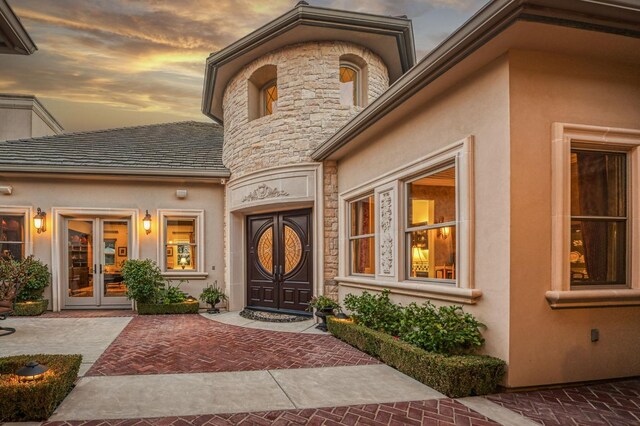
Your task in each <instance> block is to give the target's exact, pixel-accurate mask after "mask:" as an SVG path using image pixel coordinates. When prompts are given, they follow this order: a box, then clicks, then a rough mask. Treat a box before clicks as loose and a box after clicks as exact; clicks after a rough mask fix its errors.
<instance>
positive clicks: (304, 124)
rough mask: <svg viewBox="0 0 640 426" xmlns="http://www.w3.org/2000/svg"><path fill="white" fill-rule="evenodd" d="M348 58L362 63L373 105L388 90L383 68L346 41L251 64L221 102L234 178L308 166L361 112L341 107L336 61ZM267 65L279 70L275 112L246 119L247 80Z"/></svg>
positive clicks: (282, 52)
mask: <svg viewBox="0 0 640 426" xmlns="http://www.w3.org/2000/svg"><path fill="white" fill-rule="evenodd" d="M348 54H351V55H355V56H357V57H358V58H361V59H362V60H363V61H364V62H365V63H366V72H365V74H366V75H368V80H367V85H366V86H368V91H367V98H368V100H369V102H372V101H373V100H374V99H375V98H377V97H378V96H379V95H380V94H382V93H383V92H384V90H386V88H387V87H388V85H389V77H388V73H387V68H386V66H385V64H384V63H383V62H382V59H381V58H380V57H378V56H377V55H375V54H374V53H373V52H371V51H369V50H367V49H365V48H363V47H360V46H357V45H354V44H350V43H345V42H312V43H303V44H296V45H292V46H287V47H285V48H282V49H279V50H276V51H274V52H271V53H269V54H266V55H264V56H263V57H261V58H259V59H257V60H255V61H253V62H251V63H250V64H248V65H247V66H245V67H244V68H243V69H242V70H241V71H240V72H239V73H238V74H237V75H236V76H235V77H234V78H233V79H232V80H231V81H230V82H229V84H228V85H227V87H226V89H225V93H224V98H223V107H224V152H223V162H224V164H225V166H227V167H228V168H229V170H231V173H232V178H238V177H240V176H242V175H245V174H247V173H251V172H255V171H257V170H261V169H264V168H267V167H275V166H283V165H289V164H298V163H306V162H310V161H312V160H311V158H310V154H311V152H312V151H313V149H315V147H316V146H318V144H319V143H321V142H323V141H324V140H325V139H327V138H328V137H329V136H331V135H332V134H333V133H334V132H335V131H336V130H337V129H339V128H340V127H341V126H342V125H344V123H346V122H347V121H348V119H349V118H351V117H353V116H354V115H355V114H357V113H358V112H359V111H361V110H362V108H361V107H354V106H345V105H340V90H339V87H340V86H339V84H340V83H339V64H340V57H341V56H342V55H348ZM265 65H275V67H276V68H277V82H278V83H277V84H278V108H277V111H276V112H275V113H274V114H272V115H267V116H264V117H260V118H256V119H253V120H249V105H248V102H249V93H248V92H249V83H248V81H249V78H250V77H251V76H252V75H253V73H254V71H256V70H258V69H260V68H261V67H263V66H265Z"/></svg>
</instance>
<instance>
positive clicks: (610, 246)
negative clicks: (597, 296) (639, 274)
mask: <svg viewBox="0 0 640 426" xmlns="http://www.w3.org/2000/svg"><path fill="white" fill-rule="evenodd" d="M570 262H571V284H573V285H589V284H625V282H626V222H625V221H604V220H573V221H571V254H570Z"/></svg>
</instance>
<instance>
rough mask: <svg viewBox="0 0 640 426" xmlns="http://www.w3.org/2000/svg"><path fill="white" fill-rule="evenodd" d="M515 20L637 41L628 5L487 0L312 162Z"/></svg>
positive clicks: (634, 9)
mask: <svg viewBox="0 0 640 426" xmlns="http://www.w3.org/2000/svg"><path fill="white" fill-rule="evenodd" d="M621 15H623V16H624V19H622V16H621ZM517 21H529V22H541V23H548V24H555V25H562V26H570V27H578V28H585V29H589V30H595V31H602V32H609V33H614V34H621V35H627V36H632V37H640V30H638V28H640V27H639V24H640V8H639V7H638V6H637V3H634V2H632V1H625V0H617V1H611V2H609V3H601V2H598V3H595V2H592V1H590V0H577V1H576V0H496V1H493V2H491V3H489V4H487V5H486V6H485V7H483V8H482V9H481V10H480V11H479V12H478V13H476V14H475V15H474V16H473V17H472V18H471V19H469V20H468V21H467V22H466V23H465V24H464V25H462V26H461V27H460V28H459V29H458V30H456V31H455V32H454V33H453V34H452V35H451V36H449V37H448V38H447V39H446V40H445V41H443V42H442V43H441V44H440V45H439V46H438V47H436V48H435V49H434V50H432V51H431V52H430V53H429V54H428V55H427V56H425V57H424V58H423V59H422V60H421V61H420V62H419V63H418V64H417V65H416V66H415V67H414V68H413V69H411V70H410V71H409V72H407V73H406V74H405V75H404V76H402V77H401V78H400V79H399V80H398V81H396V82H395V83H394V84H393V85H392V86H391V87H390V88H389V90H387V91H386V92H385V93H383V94H382V95H381V96H380V97H378V98H377V99H376V100H375V101H374V102H372V103H371V104H370V105H369V106H367V107H366V108H365V109H364V110H363V111H362V112H361V113H360V114H358V115H356V116H355V117H354V118H353V119H352V120H351V121H349V122H348V123H347V124H345V125H344V126H343V127H342V128H341V129H339V130H338V131H337V132H336V133H335V134H334V135H333V136H331V137H330V138H329V139H327V140H326V141H325V142H324V143H323V144H321V145H320V146H318V147H317V148H316V149H315V151H314V152H313V153H312V154H311V158H313V159H314V160H316V161H323V160H326V159H327V158H329V157H330V156H331V155H332V154H334V153H335V152H336V151H338V150H339V149H341V148H342V147H344V146H345V145H347V144H348V143H349V142H350V141H351V140H353V139H354V138H356V137H357V136H358V135H359V134H361V133H362V132H364V131H365V130H366V129H367V128H369V127H370V126H371V125H372V124H373V123H375V122H376V121H378V120H379V119H380V118H382V117H383V116H385V115H386V114H387V113H389V112H391V111H392V110H394V109H395V108H396V107H397V106H399V105H400V104H402V103H403V102H404V101H405V100H407V99H408V98H410V97H411V96H413V95H414V94H416V93H417V92H418V91H419V90H421V89H422V88H424V87H425V86H427V85H428V84H430V83H431V82H433V81H434V80H436V79H437V78H439V77H440V76H441V75H443V74H444V73H445V72H447V70H449V69H451V68H452V67H453V66H455V65H456V64H458V63H459V62H461V61H462V60H463V59H464V58H466V57H467V56H469V55H471V54H472V53H473V52H475V51H476V50H477V49H479V48H480V47H481V46H483V45H484V44H485V43H487V42H488V41H490V40H491V39H492V38H494V37H495V36H496V35H497V34H499V33H501V32H502V31H504V30H505V29H506V28H508V27H509V26H511V25H513V24H514V23H515V22H517Z"/></svg>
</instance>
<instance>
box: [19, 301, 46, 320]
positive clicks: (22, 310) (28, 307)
mask: <svg viewBox="0 0 640 426" xmlns="http://www.w3.org/2000/svg"><path fill="white" fill-rule="evenodd" d="M48 306H49V301H48V300H47V299H42V300H30V301H27V302H17V303H16V304H15V306H14V310H13V314H11V315H15V316H17V317H33V316H37V315H42V314H43V313H44V312H45V311H46V310H47V307H48Z"/></svg>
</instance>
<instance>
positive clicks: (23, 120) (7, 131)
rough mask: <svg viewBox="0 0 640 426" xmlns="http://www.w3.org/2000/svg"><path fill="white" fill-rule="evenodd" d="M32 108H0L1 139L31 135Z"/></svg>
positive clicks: (28, 136)
mask: <svg viewBox="0 0 640 426" xmlns="http://www.w3.org/2000/svg"><path fill="white" fill-rule="evenodd" d="M31 115H32V112H31V110H28V109H11V108H0V141H4V140H14V139H21V138H30V137H31Z"/></svg>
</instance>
